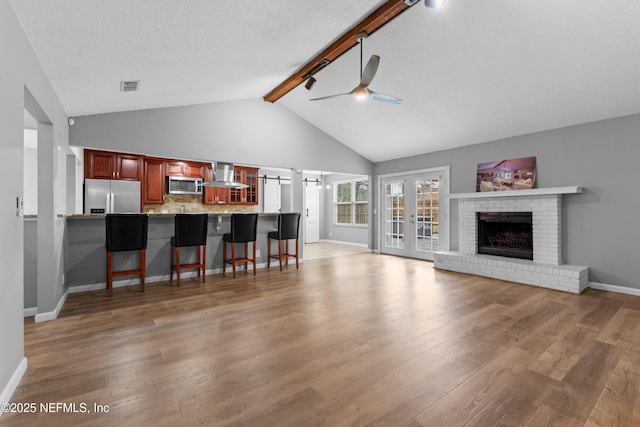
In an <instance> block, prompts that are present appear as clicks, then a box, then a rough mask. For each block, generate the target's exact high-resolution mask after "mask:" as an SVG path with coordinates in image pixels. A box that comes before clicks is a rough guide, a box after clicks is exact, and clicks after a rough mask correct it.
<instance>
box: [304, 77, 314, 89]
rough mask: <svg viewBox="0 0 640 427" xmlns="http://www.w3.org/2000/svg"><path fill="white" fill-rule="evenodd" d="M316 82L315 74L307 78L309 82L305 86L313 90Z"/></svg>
mask: <svg viewBox="0 0 640 427" xmlns="http://www.w3.org/2000/svg"><path fill="white" fill-rule="evenodd" d="M315 84H316V79H315V78H314V77H313V76H311V77H309V78H308V79H307V82H306V83H305V84H304V87H305V88H306V89H307V90H311V88H312V87H313V86H314V85H315Z"/></svg>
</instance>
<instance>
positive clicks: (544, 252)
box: [434, 187, 589, 293]
mask: <svg viewBox="0 0 640 427" xmlns="http://www.w3.org/2000/svg"><path fill="white" fill-rule="evenodd" d="M580 192H582V190H581V188H580V187H561V188H550V189H534V190H520V191H501V192H494V193H465V194H452V195H451V198H452V199H458V221H459V236H458V238H459V241H458V248H459V251H458V252H438V253H436V254H435V256H434V264H435V267H436V268H440V269H444V270H452V271H458V272H462V273H470V274H476V275H479V276H486V277H493V278H496V279H503V280H509V281H513V282H518V283H525V284H529V285H535V286H542V287H546V288H551V289H557V290H563V291H568V292H573V293H580V292H582V291H583V290H584V289H585V288H586V287H587V286H588V272H589V269H588V267H584V266H573V265H567V264H563V263H562V228H561V217H562V215H561V213H562V212H561V209H562V203H561V202H562V196H563V195H564V194H572V193H580ZM519 212H522V213H527V214H530V215H531V228H532V234H533V236H532V246H533V248H532V249H533V250H532V252H533V257H532V258H533V259H532V260H530V259H519V258H512V257H505V256H500V255H504V254H498V255H487V254H480V253H478V252H479V251H478V223H479V221H478V217H479V213H514V214H515V213H519ZM508 236H509V237H510V238H514V239H517V237H516V234H513V233H512V234H508Z"/></svg>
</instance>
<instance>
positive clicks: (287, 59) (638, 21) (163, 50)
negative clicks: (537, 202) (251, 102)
mask: <svg viewBox="0 0 640 427" xmlns="http://www.w3.org/2000/svg"><path fill="white" fill-rule="evenodd" d="M10 3H11V4H12V6H13V8H14V10H15V11H16V14H17V16H18V18H19V19H20V21H21V22H22V25H23V27H24V28H25V31H26V33H27V35H28V37H29V39H30V40H31V43H32V45H33V48H34V50H35V51H36V54H37V55H38V57H39V58H40V60H41V62H42V65H43V67H44V69H45V71H46V73H47V74H48V76H49V78H50V79H51V82H52V84H53V87H54V88H55V90H56V91H57V93H58V95H59V97H60V100H61V102H62V104H63V106H64V108H65V109H66V111H67V113H68V114H69V115H70V116H81V115H87V114H95V113H104V112H112V111H126V110H134V109H144V108H156V107H167V106H177V105H188V104H197V103H209V102H224V101H230V100H239V99H251V98H256V99H258V98H263V97H264V96H265V95H266V94H267V93H269V92H270V91H271V90H272V89H273V88H274V87H276V86H277V85H278V84H280V83H281V82H282V81H284V80H285V79H286V78H288V77H289V76H290V75H291V74H293V73H294V72H295V71H297V70H298V69H300V67H301V66H303V65H304V64H305V63H306V62H307V61H308V60H310V59H311V58H313V57H314V56H315V55H317V54H318V53H320V52H321V51H322V50H323V49H324V48H325V47H327V46H328V45H329V44H331V42H333V41H334V40H336V39H337V38H338V37H339V36H340V35H341V34H343V33H344V32H345V31H347V30H348V29H349V28H350V27H352V26H353V25H354V23H356V22H357V21H359V20H361V19H362V18H363V17H364V16H366V15H368V14H369V13H371V12H372V11H373V10H375V9H376V8H378V7H379V6H381V5H382V4H383V3H384V1H377V0H351V1H342V0H323V1H317V2H301V1H296V0H269V1H264V2H251V3H248V2H241V1H230V0H229V1H210V0H181V1H174V0H83V1H77V0H56V1H48V0H10ZM638 40H640V2H638V1H636V0H610V1H607V2H600V1H592V0H588V1H585V0H563V1H557V0H538V1H535V2H534V1H528V0H524V1H513V0H485V1H478V0H448V1H447V3H446V5H445V7H444V8H442V9H437V10H436V9H429V8H426V7H424V5H423V2H422V1H420V2H418V3H417V4H415V5H414V6H412V7H411V8H410V9H409V10H407V11H406V12H404V13H403V14H401V15H400V16H399V17H397V18H396V19H395V20H393V21H392V22H390V23H388V24H387V25H386V26H384V27H383V28H381V29H380V30H378V31H377V32H375V33H374V34H373V35H371V36H370V37H369V38H368V39H367V40H366V41H365V44H364V52H365V53H364V56H365V61H366V59H367V58H369V56H370V55H371V54H377V55H379V56H380V57H381V62H380V67H379V70H378V73H377V75H376V77H375V79H374V81H373V83H372V84H371V88H372V89H373V90H376V91H379V92H383V93H388V94H391V95H395V96H397V97H399V98H402V99H403V100H404V102H403V103H402V104H400V105H387V104H383V103H380V102H375V101H371V100H369V101H368V102H364V103H357V102H355V101H354V100H353V99H352V98H350V97H341V98H335V99H330V100H326V101H317V102H310V101H309V99H310V98H314V97H319V96H324V95H330V94H334V93H341V92H345V91H349V90H351V89H352V88H353V87H354V86H355V85H356V84H357V82H358V80H359V67H360V64H359V61H360V56H359V51H358V49H357V48H356V49H352V50H351V51H349V52H347V53H346V54H345V55H343V56H341V57H340V58H338V59H337V60H336V61H334V62H333V63H331V64H330V65H329V66H327V67H326V68H325V69H323V70H321V71H320V72H319V73H317V74H316V78H317V80H318V81H317V84H316V85H315V86H314V88H313V89H312V90H311V91H307V90H306V89H305V88H304V87H303V86H299V87H297V88H296V89H294V90H292V91H291V92H290V93H288V94H287V95H285V96H284V97H282V98H281V99H280V100H278V101H277V103H278V104H280V105H282V106H283V107H285V108H287V109H289V110H291V111H292V112H294V113H295V114H297V115H299V116H300V117H302V118H304V119H305V120H307V121H309V122H311V123H312V124H314V125H315V126H317V127H318V128H320V129H322V130H323V131H325V132H326V133H328V134H330V135H331V136H333V137H335V138H336V139H338V140H339V141H341V142H342V143H344V144H345V145H347V146H349V147H351V148H353V149H354V150H356V151H357V152H359V153H361V154H362V155H363V156H365V157H366V158H368V159H370V160H372V161H382V160H388V159H392V158H398V157H404V156H409V155H414V154H420V153H426V152H431V151H436V150H441V149H446V148H452V147H458V146H463V145H469V144H475V143H481V142H485V141H489V140H494V139H500V138H505V137H509V136H514V135H520V134H525V133H531V132H535V131H539V130H545V129H552V128H558V127H563V126H568V125H572V124H578V123H584V122H590V121H595V120H600V119H606V118H611V117H617V116H623V115H629V114H636V113H640V85H639V84H638V82H637V79H638V76H639V75H640V43H638V42H637V41H638ZM122 80H140V81H141V83H140V88H139V91H138V92H135V93H121V92H120V91H119V85H120V81H122Z"/></svg>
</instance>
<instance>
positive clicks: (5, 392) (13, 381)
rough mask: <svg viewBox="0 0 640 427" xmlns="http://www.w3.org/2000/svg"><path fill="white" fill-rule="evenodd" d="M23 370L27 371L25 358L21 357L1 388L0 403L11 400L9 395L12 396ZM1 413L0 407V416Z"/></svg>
mask: <svg viewBox="0 0 640 427" xmlns="http://www.w3.org/2000/svg"><path fill="white" fill-rule="evenodd" d="M25 372H27V358H26V357H23V358H22V360H21V361H20V363H19V364H18V366H17V367H16V370H15V371H14V372H13V375H11V378H9V382H8V383H7V385H5V387H4V389H2V393H0V405H2V404H5V403H8V402H9V401H11V396H13V392H14V391H16V388H17V387H18V384H20V380H21V379H22V376H23V375H24V373H25ZM2 414H4V412H3V411H2V410H1V409H0V417H1V416H2Z"/></svg>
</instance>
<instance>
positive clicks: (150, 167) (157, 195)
mask: <svg viewBox="0 0 640 427" xmlns="http://www.w3.org/2000/svg"><path fill="white" fill-rule="evenodd" d="M164 169H165V161H164V159H154V158H151V157H145V158H144V183H143V190H142V199H143V200H142V202H143V203H145V204H146V203H149V204H163V203H164V192H165V188H164V182H165V179H164V177H165V171H164Z"/></svg>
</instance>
